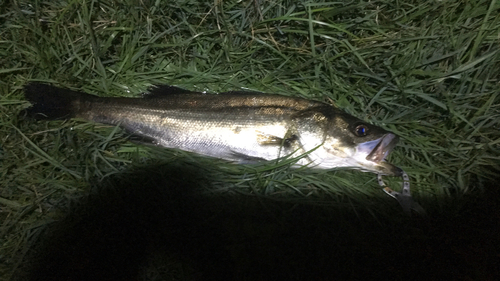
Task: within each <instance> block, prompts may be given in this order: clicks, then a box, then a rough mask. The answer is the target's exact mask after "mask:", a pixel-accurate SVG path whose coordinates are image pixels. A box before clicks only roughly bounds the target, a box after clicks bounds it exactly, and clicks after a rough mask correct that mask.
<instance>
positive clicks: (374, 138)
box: [300, 106, 401, 176]
mask: <svg viewBox="0 0 500 281" xmlns="http://www.w3.org/2000/svg"><path fill="white" fill-rule="evenodd" d="M314 115H315V116H316V117H315V118H313V119H314V120H315V121H316V126H315V127H314V126H312V124H311V122H308V123H307V124H308V125H307V126H301V127H300V128H301V129H302V132H301V133H300V136H301V139H302V136H305V137H306V138H309V141H308V140H307V139H306V141H308V142H309V143H312V144H314V143H316V144H317V143H319V142H318V141H317V142H314V141H311V140H312V139H313V138H316V139H318V140H319V138H320V136H321V133H323V135H322V140H321V145H320V146H317V148H316V149H315V148H313V147H310V146H309V147H307V146H306V145H304V144H305V141H302V146H303V147H304V148H305V149H309V150H312V151H311V155H310V156H309V158H310V159H311V160H313V162H315V163H316V165H317V168H323V169H331V168H342V167H345V168H352V169H359V170H362V171H365V172H373V173H377V174H383V175H391V176H399V175H401V169H399V168H398V167H396V166H394V165H392V164H390V163H388V162H386V161H385V159H386V158H387V156H388V155H389V153H390V152H391V151H392V150H393V148H394V147H395V146H396V144H397V142H398V140H399V138H398V136H396V135H395V134H393V133H391V132H388V131H386V130H384V129H383V128H381V127H378V126H375V125H372V124H369V123H367V122H365V121H363V120H361V119H358V118H356V117H354V116H351V115H349V114H347V113H345V112H343V111H341V110H339V109H337V108H334V107H331V106H328V107H324V108H318V109H316V112H315V113H314ZM318 116H321V118H318ZM309 119H311V118H309ZM313 127H314V128H315V129H314V130H313V129H311V128H313ZM311 132H314V133H313V134H312V133H311Z"/></svg>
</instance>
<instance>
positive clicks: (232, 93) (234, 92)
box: [219, 91, 269, 96]
mask: <svg viewBox="0 0 500 281" xmlns="http://www.w3.org/2000/svg"><path fill="white" fill-rule="evenodd" d="M219 94H220V95H241V96H258V95H269V94H265V93H262V92H252V91H229V92H224V93H219Z"/></svg>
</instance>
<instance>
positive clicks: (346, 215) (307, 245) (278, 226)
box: [22, 165, 500, 281]
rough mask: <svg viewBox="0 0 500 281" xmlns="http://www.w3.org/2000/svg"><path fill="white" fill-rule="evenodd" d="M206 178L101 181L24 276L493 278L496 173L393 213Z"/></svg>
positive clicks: (190, 171) (162, 175) (182, 171)
mask: <svg viewBox="0 0 500 281" xmlns="http://www.w3.org/2000/svg"><path fill="white" fill-rule="evenodd" d="M209 185H210V179H209V176H207V175H200V174H199V171H197V170H196V169H195V168H188V167H180V166H177V167H176V166H166V165H158V166H154V167H147V168H141V169H136V170H134V171H133V172H127V173H124V174H121V175H116V176H114V177H113V178H110V179H108V180H106V181H104V182H102V183H101V184H97V185H96V187H95V192H93V193H92V194H90V195H89V196H88V197H86V198H82V199H81V200H80V201H78V202H75V203H76V205H75V206H74V207H73V208H72V210H71V212H70V213H69V214H68V216H67V217H66V218H65V219H63V220H61V221H59V222H57V223H54V224H52V225H51V226H50V227H49V229H48V230H47V231H46V232H45V233H44V235H43V236H44V237H43V238H42V239H41V242H40V246H39V247H38V248H37V249H36V250H35V251H34V252H33V253H31V254H30V259H29V260H27V261H26V264H30V266H29V267H26V268H24V269H23V270H25V272H28V274H27V276H28V277H27V279H28V280H32V281H35V280H153V277H152V276H155V278H154V280H376V279H387V280H497V279H498V278H499V277H500V276H499V275H498V274H499V268H500V264H499V263H498V262H499V258H500V257H499V253H500V251H499V250H500V248H499V247H500V238H499V237H500V235H499V233H500V232H499V230H500V229H499V226H498V223H499V222H500V215H499V214H500V213H499V211H498V206H499V201H500V200H499V198H500V192H499V188H498V186H496V184H495V183H493V184H492V185H491V186H489V187H488V188H487V190H486V192H485V194H483V195H480V196H477V197H469V198H464V199H463V200H462V201H460V204H462V207H461V208H460V210H459V211H450V212H449V213H447V212H442V213H440V214H432V213H431V214H429V216H428V217H427V218H407V217H404V216H401V215H400V214H395V216H394V219H388V218H385V219H383V218H379V219H375V218H374V217H373V216H372V215H370V214H368V212H366V213H365V212H364V211H362V210H360V211H359V212H353V211H352V210H350V211H347V210H344V211H343V210H338V209H337V210H332V209H331V208H325V207H318V206H313V205H296V204H292V203H286V202H276V201H273V200H270V199H264V198H257V197H251V196H236V195H234V196H213V195H212V196H207V195H200V193H199V192H198V191H199V190H200V189H203V188H205V187H207V186H209ZM455 203H456V202H455ZM22 275H24V274H22ZM148 278H150V279H148ZM23 279H24V278H23Z"/></svg>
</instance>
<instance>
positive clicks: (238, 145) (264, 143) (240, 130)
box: [24, 82, 401, 176]
mask: <svg viewBox="0 0 500 281" xmlns="http://www.w3.org/2000/svg"><path fill="white" fill-rule="evenodd" d="M24 94H25V98H26V100H27V101H29V102H30V103H31V106H30V107H28V108H27V109H26V111H25V112H26V114H27V115H28V116H30V117H33V118H35V119H37V120H58V119H59V120H61V119H70V118H79V119H85V120H88V121H91V122H95V123H103V124H108V125H114V126H119V127H121V128H123V129H125V130H126V131H127V132H129V133H130V134H132V135H134V136H138V137H140V138H141V140H142V142H145V143H150V144H154V145H157V146H160V147H165V148H171V149H180V150H183V151H189V152H194V153H197V154H201V155H205V156H210V157H215V158H220V159H225V160H228V161H231V162H235V163H254V162H259V161H272V160H279V159H286V158H297V161H296V163H295V164H294V167H302V166H308V167H311V168H312V169H339V168H346V169H355V170H360V171H363V172H372V173H376V174H381V175H389V176H400V175H401V169H400V168H398V167H396V166H395V165H393V164H391V163H389V162H387V161H386V158H387V156H388V155H389V153H390V152H391V151H392V150H393V148H394V147H395V146H396V144H397V142H398V139H399V138H398V136H396V135H395V134H393V133H391V132H389V131H386V130H385V129H383V128H381V127H378V126H375V125H372V124H370V123H368V122H365V121H363V120H361V119H358V118H356V117H354V116H352V115H349V114H347V113H346V112H344V111H342V110H341V109H339V108H337V107H335V106H333V105H331V104H328V103H324V102H320V101H314V100H308V99H304V98H300V97H289V96H283V95H277V94H265V93H260V92H250V91H230V92H224V93H219V94H206V93H201V92H195V91H190V90H186V89H182V88H179V87H176V86H170V85H156V86H153V87H151V88H150V89H149V92H147V93H145V94H144V95H143V96H142V97H139V98H128V97H98V96H95V95H91V94H88V93H85V92H82V91H74V90H70V89H65V88H60V87H56V86H52V85H49V84H45V83H37V82H32V83H28V84H27V85H25V87H24Z"/></svg>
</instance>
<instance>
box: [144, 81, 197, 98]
mask: <svg viewBox="0 0 500 281" xmlns="http://www.w3.org/2000/svg"><path fill="white" fill-rule="evenodd" d="M178 94H201V93H199V92H193V91H189V90H186V89H182V88H179V87H176V86H170V85H166V84H165V85H154V86H152V87H150V88H149V89H148V92H147V93H145V94H144V97H145V98H159V97H164V96H168V95H178Z"/></svg>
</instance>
